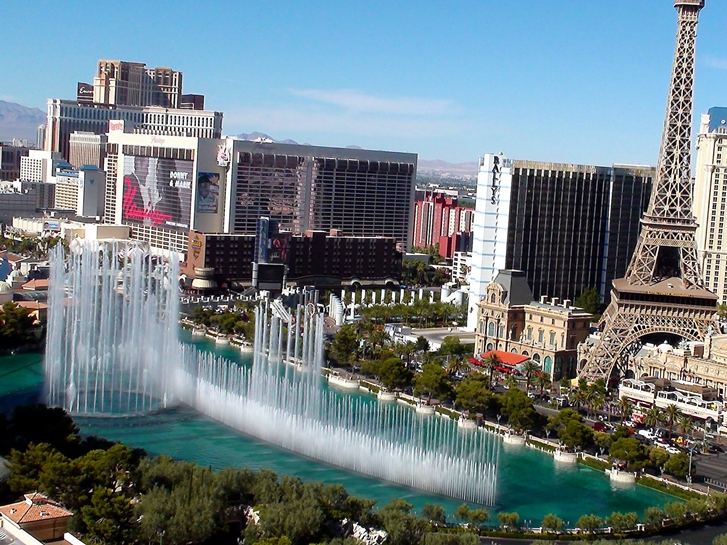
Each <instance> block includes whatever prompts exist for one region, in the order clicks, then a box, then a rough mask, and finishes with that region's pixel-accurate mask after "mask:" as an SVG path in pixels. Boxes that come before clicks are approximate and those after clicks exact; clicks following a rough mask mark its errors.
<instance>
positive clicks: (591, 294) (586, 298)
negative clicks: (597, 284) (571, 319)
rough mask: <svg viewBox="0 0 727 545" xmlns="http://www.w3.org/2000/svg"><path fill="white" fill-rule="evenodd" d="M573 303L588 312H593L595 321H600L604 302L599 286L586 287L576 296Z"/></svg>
mask: <svg viewBox="0 0 727 545" xmlns="http://www.w3.org/2000/svg"><path fill="white" fill-rule="evenodd" d="M573 304H574V305H575V306H577V307H579V308H582V309H583V310H585V311H586V312H588V313H590V314H593V320H594V321H598V320H599V319H600V318H601V312H603V303H602V302H601V295H600V293H599V292H598V289H597V288H594V287H590V288H586V289H585V290H583V292H582V293H581V294H580V295H579V296H578V297H577V298H576V300H575V302H574V303H573Z"/></svg>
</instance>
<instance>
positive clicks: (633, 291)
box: [578, 0, 717, 383]
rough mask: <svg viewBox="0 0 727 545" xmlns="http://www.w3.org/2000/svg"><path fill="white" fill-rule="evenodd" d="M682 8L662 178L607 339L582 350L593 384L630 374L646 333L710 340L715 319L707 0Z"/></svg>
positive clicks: (680, 3)
mask: <svg viewBox="0 0 727 545" xmlns="http://www.w3.org/2000/svg"><path fill="white" fill-rule="evenodd" d="M674 7H675V8H676V9H677V12H678V14H679V15H678V23H677V40H676V42H677V43H676V50H675V52H674V64H673V66H672V73H671V85H670V87H669V100H668V103H667V108H666V120H665V121H664V133H663V135H662V139H661V150H660V152H659V161H658V164H657V168H656V179H655V181H654V185H653V188H652V192H651V199H650V200H649V207H648V209H647V211H646V214H644V216H643V218H642V219H641V232H640V234H639V239H638V242H637V244H636V249H635V250H634V255H633V256H632V257H631V263H630V264H629V268H628V270H627V272H626V277H625V278H619V279H616V280H614V281H613V289H612V290H611V304H610V305H609V306H608V308H607V309H606V312H605V313H604V315H603V317H602V318H601V321H600V323H599V330H600V331H601V335H600V337H599V340H598V342H597V343H596V344H594V345H593V346H592V347H591V348H590V349H586V350H585V351H584V352H585V354H581V359H580V361H579V366H578V375H579V377H580V378H585V379H586V380H588V381H589V382H592V381H595V380H597V379H604V380H606V382H607V383H608V381H609V379H610V378H611V377H612V376H613V375H616V376H621V375H624V374H625V372H626V371H627V368H628V358H629V355H630V354H629V352H630V348H632V347H633V346H634V344H633V343H634V342H636V341H638V340H639V339H640V338H643V337H644V336H646V335H650V334H654V333H667V334H671V335H675V336H679V337H682V338H686V339H689V340H692V341H703V340H704V338H705V337H706V335H707V332H708V330H709V327H710V325H711V324H712V323H713V322H714V319H715V313H716V306H717V296H716V295H715V294H713V293H712V292H710V291H709V290H707V289H706V288H705V286H704V282H703V281H702V277H701V274H700V267H699V261H698V259H697V244H696V239H695V236H694V234H695V231H696V229H697V223H696V218H695V217H694V216H693V215H692V181H691V130H692V107H693V105H692V89H693V83H694V49H695V42H696V35H697V17H698V16H699V10H701V9H702V8H703V7H704V0H676V1H675V2H674Z"/></svg>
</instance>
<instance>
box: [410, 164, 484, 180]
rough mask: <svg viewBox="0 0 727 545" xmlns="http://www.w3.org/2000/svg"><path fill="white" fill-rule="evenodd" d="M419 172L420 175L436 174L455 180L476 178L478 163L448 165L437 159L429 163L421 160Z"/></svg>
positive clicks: (418, 166)
mask: <svg viewBox="0 0 727 545" xmlns="http://www.w3.org/2000/svg"><path fill="white" fill-rule="evenodd" d="M417 172H418V173H420V174H435V175H437V176H444V177H449V176H451V177H455V178H464V177H466V178H476V177H477V162H476V161H470V162H467V163H448V162H447V161H441V160H439V159H435V160H433V161H427V160H426V159H419V162H418V163H417Z"/></svg>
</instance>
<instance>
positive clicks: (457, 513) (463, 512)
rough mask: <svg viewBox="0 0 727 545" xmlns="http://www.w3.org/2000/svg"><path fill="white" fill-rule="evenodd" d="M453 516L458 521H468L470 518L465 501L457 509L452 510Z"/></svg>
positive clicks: (468, 508)
mask: <svg viewBox="0 0 727 545" xmlns="http://www.w3.org/2000/svg"><path fill="white" fill-rule="evenodd" d="M454 518H456V519H457V520H459V521H460V522H469V520H470V506H469V505H467V504H466V503H463V504H461V505H460V506H459V507H457V509H455V510H454Z"/></svg>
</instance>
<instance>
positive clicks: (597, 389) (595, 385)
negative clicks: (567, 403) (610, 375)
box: [579, 379, 606, 416]
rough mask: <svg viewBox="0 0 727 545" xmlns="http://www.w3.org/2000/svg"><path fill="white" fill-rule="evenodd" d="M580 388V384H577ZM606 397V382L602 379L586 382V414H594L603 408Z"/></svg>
mask: <svg viewBox="0 0 727 545" xmlns="http://www.w3.org/2000/svg"><path fill="white" fill-rule="evenodd" d="M579 388H581V385H579ZM605 399H606V383H605V382H604V380H603V379H598V380H597V381H595V382H592V383H590V384H588V385H587V386H586V388H585V400H586V402H587V403H588V414H589V416H590V415H591V414H594V415H595V413H596V412H598V411H600V410H601V409H602V408H603V404H604V401H605Z"/></svg>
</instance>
